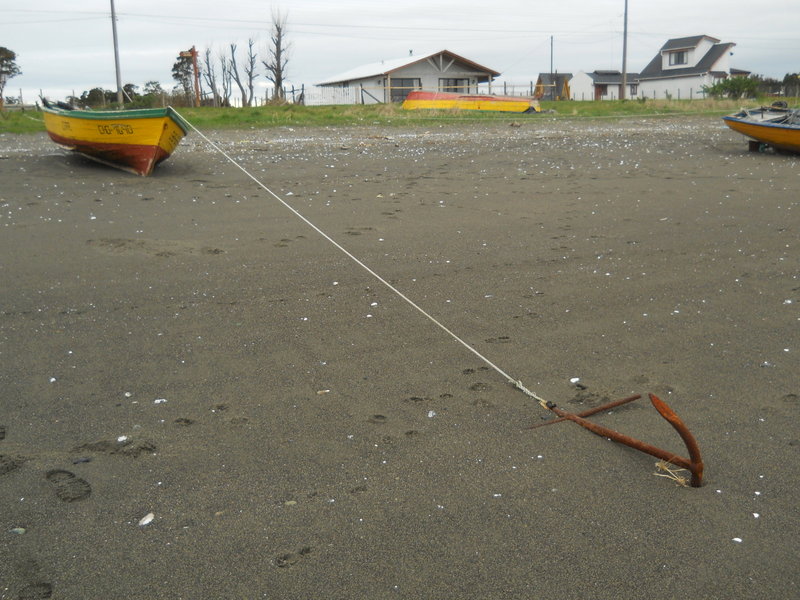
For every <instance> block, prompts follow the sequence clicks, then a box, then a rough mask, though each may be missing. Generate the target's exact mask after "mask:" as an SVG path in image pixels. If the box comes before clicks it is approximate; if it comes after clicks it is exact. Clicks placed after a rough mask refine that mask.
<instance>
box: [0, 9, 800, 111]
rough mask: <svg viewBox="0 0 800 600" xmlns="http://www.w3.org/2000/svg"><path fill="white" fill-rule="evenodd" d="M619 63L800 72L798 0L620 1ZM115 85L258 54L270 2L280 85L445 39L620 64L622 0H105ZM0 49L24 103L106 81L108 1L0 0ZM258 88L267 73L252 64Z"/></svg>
mask: <svg viewBox="0 0 800 600" xmlns="http://www.w3.org/2000/svg"><path fill="white" fill-rule="evenodd" d="M628 5H629V8H628V12H629V16H628V71H629V72H637V71H640V70H641V69H643V68H644V67H645V65H646V64H647V63H648V62H649V61H650V59H652V58H653V56H655V55H656V54H657V53H658V51H659V49H660V47H661V46H662V45H663V43H664V42H665V41H666V40H667V39H670V38H676V37H686V36H693V35H700V34H706V35H710V36H712V37H715V38H718V39H720V40H721V41H722V42H734V43H735V44H736V48H734V56H732V57H731V66H732V67H734V68H737V69H744V70H748V71H752V72H753V73H757V74H760V75H764V76H766V77H773V78H776V79H783V76H784V75H785V74H786V73H796V72H800V0H769V1H768V2H764V3H757V2H755V1H753V0H747V1H742V0H669V1H657V0H629V2H628ZM115 6H116V12H117V27H118V34H119V47H120V54H121V58H120V62H121V68H122V80H123V83H134V84H136V85H139V86H142V85H143V84H144V83H145V82H147V81H153V80H155V81H159V82H160V83H161V85H162V87H164V88H165V89H171V88H172V87H173V85H174V84H175V82H174V81H173V80H172V75H171V70H172V65H173V64H174V62H175V60H176V58H177V55H178V52H179V51H180V50H184V49H188V48H189V47H191V46H192V45H195V46H196V47H197V48H198V50H201V51H202V49H204V48H206V47H210V48H212V49H213V50H214V52H218V51H220V50H223V49H227V48H228V46H229V45H230V43H232V42H236V43H238V45H239V53H240V55H243V53H244V52H243V51H244V50H245V49H246V43H247V39H248V37H254V38H256V39H257V40H258V44H257V48H258V49H259V50H260V53H261V54H262V55H263V56H266V45H267V40H268V39H269V29H270V24H271V20H272V19H271V13H272V11H273V10H280V11H282V12H283V14H285V15H286V17H287V21H288V33H287V36H288V37H287V39H288V41H289V42H290V43H291V49H290V55H289V57H290V60H289V64H288V67H287V71H288V79H289V83H290V84H292V83H293V84H295V85H296V86H299V85H301V84H305V85H311V84H314V83H317V82H319V81H322V80H324V79H328V78H330V77H332V76H333V75H336V74H338V73H341V72H343V71H348V70H350V69H352V68H354V67H357V66H359V65H362V64H366V63H372V62H378V61H381V60H388V59H393V58H400V57H404V56H408V53H409V51H410V50H413V51H414V54H426V53H430V52H435V51H438V50H444V49H447V50H450V51H452V52H455V53H456V54H460V55H461V56H464V57H465V58H468V59H470V60H472V61H474V62H477V63H479V64H481V65H483V66H485V67H488V68H490V69H494V70H496V71H500V72H502V73H503V76H502V78H501V80H505V81H507V82H509V83H519V84H527V83H528V82H529V81H531V80H534V81H535V80H536V77H537V76H538V74H539V73H540V72H547V71H549V70H550V60H551V52H550V37H551V36H553V54H552V60H553V66H554V68H555V70H557V71H559V72H571V73H576V72H578V71H593V70H595V69H617V70H621V68H622V42H623V23H624V19H623V15H624V6H625V2H624V0H553V1H551V2H542V1H535V0H505V1H504V2H497V3H494V2H466V1H465V0H426V1H417V0H405V1H404V2H382V1H381V0H369V1H366V0H363V1H362V0H327V1H323V0H283V1H281V2H274V3H270V2H269V1H265V0H227V1H224V0H223V1H220V0H215V1H209V0H159V1H155V0H115ZM0 15H2V21H0V46H5V47H7V48H9V49H11V50H13V51H14V52H16V53H17V64H18V65H19V67H20V68H21V69H22V71H23V74H22V75H20V76H17V77H15V78H14V79H11V80H10V81H9V82H8V84H7V85H6V90H5V95H6V96H10V95H14V96H16V95H18V94H19V91H20V89H22V93H23V97H24V99H25V101H26V102H32V101H33V100H35V99H36V97H37V96H38V95H39V90H42V92H43V93H44V94H45V95H46V96H49V97H51V98H55V99H58V98H64V97H65V96H66V95H68V94H71V93H72V91H73V90H74V91H75V93H76V94H77V95H80V94H81V92H82V91H84V90H88V89H91V88H93V87H103V88H105V89H116V83H115V71H114V53H113V43H112V28H111V19H110V0H81V1H80V2H76V1H65V0H37V1H36V2H31V3H25V2H21V1H20V0H0ZM261 71H262V72H263V68H262V69H261ZM259 79H260V81H261V82H262V85H264V86H266V85H267V82H266V79H264V77H263V75H262V76H261V77H260V78H259Z"/></svg>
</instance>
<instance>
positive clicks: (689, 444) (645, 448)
mask: <svg viewBox="0 0 800 600" xmlns="http://www.w3.org/2000/svg"><path fill="white" fill-rule="evenodd" d="M649 397H650V402H652V404H653V406H654V407H655V409H656V410H657V411H658V414H660V415H661V416H662V417H664V419H666V420H667V422H668V423H669V424H670V425H672V427H673V428H674V429H675V431H677V432H678V434H679V435H680V436H681V439H682V440H683V443H684V444H685V445H686V450H687V451H688V452H689V458H688V459H687V458H684V457H683V456H678V455H677V454H674V453H672V452H668V451H667V450H662V449H661V448H658V447H656V446H653V445H652V444H648V443H647V442H643V441H642V440H637V439H636V438H633V437H630V436H628V435H625V434H624V433H620V432H619V431H615V430H613V429H609V428H608V427H604V426H603V425H598V424H597V423H592V422H591V421H589V420H587V419H586V417H590V416H592V415H594V414H597V413H599V412H602V411H605V410H610V409H612V408H616V407H618V406H622V405H623V404H627V403H628V402H633V401H634V400H638V399H639V398H641V395H639V394H636V395H634V396H628V397H627V398H622V399H621V400H615V401H614V402H609V403H608V404H603V405H602V406H597V407H595V408H592V409H590V410H587V411H584V412H580V413H570V412H567V411H565V410H561V409H560V408H559V407H558V406H556V404H555V403H553V402H545V403H543V406H544V407H545V408H547V409H548V410H550V411H552V412H553V413H555V414H556V415H558V418H557V419H553V420H552V421H548V422H546V423H539V424H537V425H532V426H531V427H529V429H535V428H537V427H543V426H545V425H553V424H555V423H560V422H562V421H572V422H573V423H577V424H578V425H580V426H581V427H584V428H585V429H588V430H589V431H591V432H592V433H595V434H597V435H599V436H602V437H604V438H608V439H610V440H612V441H614V442H618V443H620V444H624V445H625V446H629V447H631V448H633V449H635V450H639V451H640V452H644V453H645V454H649V455H650V456H655V457H656V458H660V459H661V460H663V461H665V462H668V463H672V464H673V465H677V466H678V467H681V468H682V469H687V470H688V471H689V472H690V473H691V474H692V477H691V480H690V485H691V486H692V487H700V486H701V485H702V483H703V459H702V457H701V456H700V447H699V446H698V445H697V440H695V438H694V436H693V435H692V433H691V432H690V431H689V428H688V427H686V424H685V423H684V422H683V421H682V420H681V418H680V417H679V416H678V415H677V414H676V413H675V411H673V410H672V409H671V408H670V407H669V406H668V405H667V403H666V402H664V401H663V400H661V399H660V398H659V397H658V396H656V395H655V394H649Z"/></svg>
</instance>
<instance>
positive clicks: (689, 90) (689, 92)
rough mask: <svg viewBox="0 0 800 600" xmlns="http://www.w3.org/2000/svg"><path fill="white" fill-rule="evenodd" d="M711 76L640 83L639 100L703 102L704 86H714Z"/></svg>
mask: <svg viewBox="0 0 800 600" xmlns="http://www.w3.org/2000/svg"><path fill="white" fill-rule="evenodd" d="M714 82H715V80H714V78H713V77H712V76H711V75H703V76H697V77H692V78H689V77H678V78H675V79H657V80H653V81H640V82H639V94H638V97H639V98H651V99H656V100H664V99H667V98H672V99H673V100H701V99H703V98H705V95H704V94H703V86H704V85H705V86H711V85H714Z"/></svg>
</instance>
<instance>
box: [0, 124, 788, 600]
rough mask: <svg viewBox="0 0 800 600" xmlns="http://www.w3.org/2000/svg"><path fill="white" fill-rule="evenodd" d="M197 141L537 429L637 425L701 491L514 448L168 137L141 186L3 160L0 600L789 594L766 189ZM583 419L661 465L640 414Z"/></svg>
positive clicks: (761, 169) (700, 178) (381, 151)
mask: <svg viewBox="0 0 800 600" xmlns="http://www.w3.org/2000/svg"><path fill="white" fill-rule="evenodd" d="M211 137H212V138H213V139H214V140H215V141H217V142H218V143H219V144H221V145H222V147H223V148H224V149H225V150H226V151H227V152H229V153H230V154H231V155H232V156H233V157H235V158H236V159H237V160H240V161H241V163H242V165H244V166H245V167H246V168H247V169H248V170H250V171H251V172H252V173H253V174H254V175H255V176H256V177H258V178H260V179H261V180H262V181H263V182H264V184H265V185H266V186H268V187H269V188H270V189H271V190H273V191H274V192H275V193H277V194H278V195H280V196H281V197H282V198H284V199H285V200H286V201H287V202H289V203H290V204H291V205H292V206H293V207H295V208H296V209H297V210H298V211H300V212H301V213H302V214H303V215H305V216H306V217H307V218H308V219H309V220H310V221H312V222H313V223H314V224H316V225H317V226H318V227H320V228H321V229H322V230H324V231H325V232H326V233H327V234H329V235H330V236H331V237H332V238H334V239H335V240H337V241H338V242H339V243H340V244H342V246H344V247H345V248H347V250H348V251H350V252H352V253H353V254H354V255H355V256H357V257H358V258H359V259H361V260H362V261H363V262H364V263H365V264H366V265H369V267H371V268H372V269H374V270H375V271H376V272H377V273H379V274H380V275H381V276H383V277H384V278H386V279H387V280H388V281H389V282H391V283H392V284H393V285H395V286H396V287H397V288H398V289H399V290H401V291H402V292H403V293H404V294H407V296H408V297H409V298H411V299H412V300H413V301H414V302H416V303H418V304H419V306H420V307H422V308H424V309H425V310H426V311H428V312H429V313H430V314H431V315H432V316H434V317H435V318H436V319H438V320H440V321H441V322H442V323H443V324H444V325H446V326H447V327H448V328H450V329H451V330H452V331H453V332H454V333H456V334H457V335H459V336H461V337H462V338H463V339H464V340H465V341H466V342H467V343H469V344H470V345H471V346H472V347H474V348H475V349H476V350H477V351H478V352H480V353H481V354H483V355H484V356H485V357H487V359H488V360H490V361H491V362H492V363H494V364H495V365H497V366H498V367H499V368H500V369H502V370H503V371H504V372H506V373H508V374H509V375H511V376H512V377H515V378H519V379H521V380H522V381H523V383H524V384H525V385H527V386H528V387H529V388H530V389H532V390H534V391H535V392H536V393H538V394H540V395H542V396H543V397H545V398H546V399H548V400H551V401H554V402H556V403H558V404H559V405H560V406H562V407H563V408H565V409H567V410H574V411H580V410H585V409H586V408H588V407H591V406H596V405H597V404H599V403H601V402H604V401H607V400H613V399H616V398H620V397H623V396H627V395H629V394H631V393H642V394H646V393H647V392H654V393H656V394H658V395H659V396H660V397H661V398H663V399H664V400H666V401H667V402H668V403H669V404H670V405H671V406H672V407H673V409H674V410H675V411H676V412H677V413H678V414H679V415H680V416H681V417H682V418H683V419H684V420H685V421H686V423H687V424H688V425H689V427H690V428H691V429H692V431H693V432H694V434H695V435H696V436H697V438H698V440H699V443H700V446H701V449H702V450H703V453H704V458H705V462H706V479H705V485H704V486H703V487H702V488H699V489H694V488H684V487H680V486H678V485H676V484H675V483H674V482H673V481H671V480H669V479H666V478H662V477H656V476H654V472H655V471H656V469H655V462H656V459H654V458H651V457H650V456H646V455H644V454H641V453H638V452H635V451H633V450H630V449H628V448H625V447H621V446H618V445H616V444H614V443H612V442H609V441H607V440H605V439H603V438H600V437H597V436H594V435H592V434H591V433H589V432H587V431H585V430H583V429H581V428H579V427H577V426H576V425H574V424H572V423H562V424H558V425H553V426H551V427H544V428H539V429H535V430H530V429H527V427H528V426H529V425H531V424H533V423H538V422H541V419H542V417H544V416H547V415H548V413H547V411H544V410H543V409H542V408H540V407H539V406H538V404H537V403H536V402H535V401H533V400H531V399H530V398H528V397H526V396H525V395H524V394H522V393H521V392H519V391H517V390H515V389H514V388H513V387H512V386H510V385H508V384H507V382H506V381H505V380H504V378H503V377H502V376H501V375H500V374H499V373H498V372H497V371H495V370H494V369H493V368H491V367H489V366H488V365H487V364H486V363H484V362H483V361H482V360H481V359H480V358H479V357H477V356H475V355H474V354H472V353H471V352H470V351H469V350H467V349H466V348H464V347H463V346H461V345H460V344H459V343H458V342H457V341H455V340H453V339H452V338H451V337H449V336H448V335H447V334H446V333H445V332H443V331H442V330H441V329H439V328H438V327H436V325H434V324H433V323H432V322H431V321H429V320H428V319H427V318H425V317H424V316H422V315H421V314H420V313H418V312H417V311H416V310H415V309H413V308H412V307H410V306H409V305H408V304H407V303H405V302H404V301H403V300H401V299H400V298H399V297H398V296H396V295H395V294H394V293H393V292H391V291H390V290H389V289H387V288H386V287H385V286H384V285H383V284H381V283H380V282H378V281H377V280H376V279H374V278H373V277H372V276H371V275H370V274H368V273H367V272H366V271H365V270H363V269H362V268H361V267H359V266H358V265H356V264H355V263H354V262H353V261H351V260H350V259H349V258H348V257H346V256H345V255H344V254H342V253H341V252H340V251H339V250H337V249H336V248H335V247H333V246H332V245H331V244H330V243H329V242H328V241H326V240H325V239H324V238H322V237H321V236H320V235H319V234H318V233H317V232H315V231H314V230H313V229H312V228H310V227H309V226H308V225H306V224H305V223H303V222H302V221H301V220H300V219H298V218H297V217H296V216H294V215H293V214H292V213H291V212H290V211H289V210H287V209H286V208H285V207H283V206H282V205H281V204H280V203H279V202H278V201H277V200H275V199H274V198H272V197H271V196H270V195H269V194H268V193H267V192H266V191H264V190H263V189H260V188H259V187H258V186H257V185H256V184H255V183H253V181H251V180H250V179H248V178H247V177H246V176H244V175H243V174H242V173H241V172H240V171H239V170H238V169H236V168H235V167H234V166H232V165H231V164H230V163H227V162H226V161H225V159H224V158H222V157H221V156H220V155H219V154H217V153H215V152H214V151H213V150H212V149H210V148H209V147H208V146H207V145H205V143H204V142H203V141H202V140H201V139H200V137H199V136H198V135H196V134H192V135H190V136H189V137H188V138H187V139H186V140H185V141H184V142H183V143H182V145H181V147H180V148H179V149H178V151H177V152H176V154H175V155H174V156H173V157H172V158H170V159H169V160H168V161H167V162H166V163H164V164H163V165H161V166H160V167H159V168H158V169H157V171H156V173H155V175H154V176H152V177H150V178H139V177H135V176H132V175H128V174H126V173H123V172H119V171H114V170H111V169H108V168H106V167H103V166H101V165H96V164H94V163H91V162H88V161H86V160H85V159H83V158H81V157H79V156H75V155H70V154H66V153H63V152H62V151H60V150H59V149H58V148H57V147H56V146H55V145H53V144H52V143H51V142H50V141H49V140H48V139H47V138H46V137H45V136H44V135H40V136H33V137H31V136H13V135H3V136H0V394H1V396H0V397H1V398H2V411H1V412H0V437H2V438H3V439H1V440H0V455H2V457H0V506H2V512H1V514H0V525H1V526H2V531H0V598H3V599H6V598H10V599H16V598H49V597H52V598H64V599H76V600H77V599H87V598H91V599H95V598H96V599H103V600H106V599H112V598H113V599H117V598H119V599H134V598H136V599H156V598H170V599H172V598H186V599H197V598H272V599H288V598H292V599H293V598H297V599H301V598H303V599H308V598H368V599H373V598H374V599H379V598H437V599H439V598H441V599H445V598H459V599H461V598H479V599H488V598H498V599H500V598H502V599H506V598H644V599H648V600H653V599H660V598H665V599H666V598H721V599H729V598H737V599H741V598H795V597H798V595H800V589H799V586H798V584H799V583H800V575H799V574H798V573H800V571H798V565H800V545H799V544H798V534H799V533H800V521H799V520H798V491H799V490H800V477H799V476H798V473H799V470H798V458H800V455H799V454H798V452H800V434H799V433H798V419H800V377H798V371H800V360H798V356H800V335H798V325H800V323H798V319H800V312H799V311H798V307H799V306H800V279H799V278H798V273H799V272H800V262H799V261H798V233H799V232H800V227H799V225H800V160H798V158H797V157H792V156H786V155H779V154H774V153H770V152H767V153H748V152H747V144H746V140H745V139H744V138H742V137H740V136H738V135H737V134H734V133H732V132H729V131H728V130H727V129H725V127H724V125H723V124H722V123H721V121H720V120H719V119H716V118H714V117H685V118H680V119H674V118H663V119H631V120H626V121H566V122H565V121H553V120H546V118H542V119H530V120H524V121H522V122H521V126H520V127H516V126H510V120H500V121H498V122H497V123H495V124H489V125H464V124H458V123H455V124H448V125H446V126H442V127H431V128H430V129H413V130H407V129H391V128H389V129H378V128H371V127H369V126H364V127H360V128H351V129H316V130H306V129H297V130H290V129H280V130H264V131H255V130H253V131H248V132H238V133H231V132H224V133H219V132H214V133H212V134H211ZM573 378H579V379H580V381H579V382H578V383H579V384H580V385H581V386H582V387H585V389H581V388H579V387H577V386H576V385H574V384H573V383H571V382H570V380H571V379H573ZM594 420H596V421H597V422H600V423H604V424H606V425H608V426H611V427H613V428H616V429H619V430H622V431H624V432H626V433H629V434H630V435H633V436H637V437H640V438H643V439H645V440H647V441H649V442H651V443H653V444H656V445H658V446H662V447H666V448H669V449H671V450H675V451H676V452H678V453H685V450H684V448H683V446H682V444H681V442H680V439H679V438H678V436H677V434H676V433H675V432H674V431H673V430H672V429H671V428H670V427H669V425H668V424H667V423H666V422H665V421H663V420H662V419H661V418H660V417H659V416H658V415H657V413H656V412H655V410H654V409H653V408H652V406H650V404H649V402H647V400H646V399H642V400H639V401H638V402H636V403H634V404H631V405H628V406H626V407H624V408H621V409H618V410H615V411H614V412H613V414H610V415H608V414H603V415H598V416H597V417H594ZM150 513H152V520H151V521H150V522H149V524H146V525H140V520H142V519H143V518H145V517H146V516H147V515H149V514H150ZM145 520H147V519H145Z"/></svg>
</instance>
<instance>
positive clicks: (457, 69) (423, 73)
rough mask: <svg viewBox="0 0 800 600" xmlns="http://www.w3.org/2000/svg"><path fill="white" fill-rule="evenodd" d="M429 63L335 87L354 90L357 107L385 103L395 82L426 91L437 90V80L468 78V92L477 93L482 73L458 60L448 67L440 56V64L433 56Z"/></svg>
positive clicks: (448, 60) (446, 62) (420, 63)
mask: <svg viewBox="0 0 800 600" xmlns="http://www.w3.org/2000/svg"><path fill="white" fill-rule="evenodd" d="M432 60H433V63H434V64H431V62H430V61H427V60H425V61H422V62H419V63H415V64H413V65H409V66H407V67H404V68H402V69H398V70H396V71H394V72H393V73H392V74H391V76H386V75H376V76H375V77H368V78H365V79H356V80H352V81H349V82H347V83H345V84H342V85H341V86H335V87H342V88H351V89H356V90H358V91H357V92H356V96H357V97H358V101H357V102H358V103H359V104H361V103H363V104H376V103H378V102H389V100H390V90H389V89H388V88H389V87H396V85H397V80H398V79H419V80H420V85H421V88H422V89H423V90H428V91H437V90H438V89H439V80H440V79H468V80H469V92H470V93H477V91H478V79H479V77H480V76H485V75H486V74H485V73H479V72H476V71H474V70H473V69H471V68H470V67H469V66H468V65H465V64H463V63H460V62H458V61H456V62H453V63H452V64H451V63H450V59H448V58H447V57H444V60H443V61H442V62H441V63H440V62H439V60H438V57H433V59H432Z"/></svg>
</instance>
